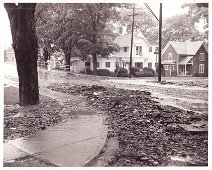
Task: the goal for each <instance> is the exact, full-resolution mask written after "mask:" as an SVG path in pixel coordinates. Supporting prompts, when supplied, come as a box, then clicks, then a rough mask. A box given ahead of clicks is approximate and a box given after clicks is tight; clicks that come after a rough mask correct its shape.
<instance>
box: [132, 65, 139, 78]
mask: <svg viewBox="0 0 212 170" xmlns="http://www.w3.org/2000/svg"><path fill="white" fill-rule="evenodd" d="M131 69H132V70H131V71H132V75H133V76H136V75H135V73H136V72H139V71H140V70H141V69H140V68H139V67H132V68H131Z"/></svg>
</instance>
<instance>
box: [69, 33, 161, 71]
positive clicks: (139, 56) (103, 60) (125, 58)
mask: <svg viewBox="0 0 212 170" xmlns="http://www.w3.org/2000/svg"><path fill="white" fill-rule="evenodd" d="M133 38H134V40H133V48H132V66H136V67H139V68H141V69H142V68H144V67H150V68H153V69H155V66H156V57H157V56H156V54H154V52H155V49H157V48H158V47H157V45H151V44H149V42H148V41H147V39H146V38H145V37H144V36H143V34H142V33H141V32H135V33H134V37H133ZM115 43H116V44H117V45H118V46H119V47H120V49H119V51H118V52H114V53H113V54H110V55H109V56H107V57H102V56H97V69H108V70H110V71H114V70H115V69H116V67H117V66H119V67H124V68H126V69H128V70H129V64H130V45H131V33H125V34H122V35H120V36H118V37H117V38H116V40H115ZM85 65H87V67H90V68H91V69H92V68H93V62H92V57H90V58H89V59H88V60H87V61H85V62H83V61H82V60H81V59H80V58H79V57H72V58H71V65H70V69H71V70H73V71H74V72H79V71H80V70H82V69H84V68H85Z"/></svg>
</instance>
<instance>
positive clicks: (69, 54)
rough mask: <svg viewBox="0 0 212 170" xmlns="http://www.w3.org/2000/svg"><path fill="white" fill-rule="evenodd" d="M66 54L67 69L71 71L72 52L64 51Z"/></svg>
mask: <svg viewBox="0 0 212 170" xmlns="http://www.w3.org/2000/svg"><path fill="white" fill-rule="evenodd" d="M64 54H65V61H66V67H65V70H66V71H70V59H71V52H64Z"/></svg>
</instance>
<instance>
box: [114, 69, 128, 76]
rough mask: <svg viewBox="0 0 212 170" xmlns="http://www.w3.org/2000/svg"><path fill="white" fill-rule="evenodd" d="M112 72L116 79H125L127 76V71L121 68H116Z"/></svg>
mask: <svg viewBox="0 0 212 170" xmlns="http://www.w3.org/2000/svg"><path fill="white" fill-rule="evenodd" d="M114 72H115V75H117V77H127V76H128V70H127V69H126V68H123V67H119V68H116V69H115V71H114Z"/></svg>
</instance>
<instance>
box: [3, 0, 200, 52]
mask: <svg viewBox="0 0 212 170" xmlns="http://www.w3.org/2000/svg"><path fill="white" fill-rule="evenodd" d="M13 1H14V2H16V1H17V0H13ZM102 1H103V2H114V0H102ZM102 1H98V0H97V1H96V0H89V1H88V0H83V1H77V2H102ZM10 2H11V1H10ZM36 2H56V1H40V0H37V1H36ZM57 2H58V1H57ZM59 2H61V1H59ZM62 2H66V1H62ZM67 2H74V0H73V1H70V0H69V1H67ZM115 2H129V0H128V1H127V0H124V1H120V0H119V1H115ZM130 2H135V3H136V6H138V7H139V6H141V7H144V5H143V2H147V3H148V5H149V6H150V7H151V9H152V10H153V12H154V13H155V15H156V16H157V17H158V18H159V2H160V1H159V0H148V1H147V0H146V1H142V2H141V1H140V0H134V1H133V0H131V1H130ZM162 2H163V18H164V19H165V18H169V17H172V16H174V15H177V14H183V13H185V12H186V11H187V10H186V9H182V8H181V5H182V4H184V3H185V2H187V3H193V2H195V0H169V1H167V0H163V1H162ZM0 20H1V34H0V35H1V46H2V47H3V48H4V49H6V48H8V47H9V46H10V45H11V43H12V38H11V32H10V24H9V19H8V16H7V13H6V10H5V9H4V7H3V4H0ZM201 27H202V26H201Z"/></svg>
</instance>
